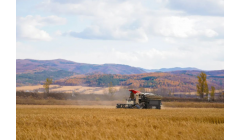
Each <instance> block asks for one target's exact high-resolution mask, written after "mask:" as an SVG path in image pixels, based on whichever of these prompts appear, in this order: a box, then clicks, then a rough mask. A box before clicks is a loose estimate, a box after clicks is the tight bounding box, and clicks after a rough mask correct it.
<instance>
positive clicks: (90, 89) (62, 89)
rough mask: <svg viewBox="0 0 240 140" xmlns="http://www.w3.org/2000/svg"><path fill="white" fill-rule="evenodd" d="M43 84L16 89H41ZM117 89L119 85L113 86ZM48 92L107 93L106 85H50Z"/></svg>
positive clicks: (17, 88) (17, 89)
mask: <svg viewBox="0 0 240 140" xmlns="http://www.w3.org/2000/svg"><path fill="white" fill-rule="evenodd" d="M42 88H43V85H35V86H22V87H16V91H26V90H28V91H34V90H39V89H42ZM114 88H115V89H116V90H117V91H118V90H119V89H120V86H116V87H114ZM49 91H50V92H62V93H73V92H75V93H81V94H108V87H86V86H59V85H50V90H49Z"/></svg>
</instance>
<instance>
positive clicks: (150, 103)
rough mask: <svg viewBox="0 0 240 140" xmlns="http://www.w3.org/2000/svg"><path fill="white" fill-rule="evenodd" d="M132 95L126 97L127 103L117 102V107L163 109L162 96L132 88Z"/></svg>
mask: <svg viewBox="0 0 240 140" xmlns="http://www.w3.org/2000/svg"><path fill="white" fill-rule="evenodd" d="M129 91H130V97H129V99H126V101H127V103H126V104H117V106H116V107H117V108H132V109H134V108H135V109H161V105H162V103H161V96H158V95H155V94H153V93H142V92H140V91H137V90H132V89H130V90H129Z"/></svg>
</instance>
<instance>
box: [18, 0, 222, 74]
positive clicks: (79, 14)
mask: <svg viewBox="0 0 240 140" xmlns="http://www.w3.org/2000/svg"><path fill="white" fill-rule="evenodd" d="M16 2H17V5H16V8H17V9H16V15H17V17H16V41H17V42H16V44H17V46H16V54H17V59H27V58H28V59H39V60H50V59H59V58H61V59H66V60H72V61H75V62H80V63H91V64H104V63H116V64H126V65H131V66H135V67H142V68H147V69H159V68H170V67H197V68H199V69H203V70H219V69H223V68H224V4H223V3H224V2H223V0H177V1H176V0H68V1H66V0H42V1H39V0H17V1H16Z"/></svg>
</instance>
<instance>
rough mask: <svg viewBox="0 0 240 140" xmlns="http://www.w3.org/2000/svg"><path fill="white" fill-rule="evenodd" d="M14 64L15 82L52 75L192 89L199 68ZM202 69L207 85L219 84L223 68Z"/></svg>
mask: <svg viewBox="0 0 240 140" xmlns="http://www.w3.org/2000/svg"><path fill="white" fill-rule="evenodd" d="M16 66H17V69H16V73H17V74H16V82H17V83H16V84H17V86H21V85H29V84H30V85H36V84H42V83H43V82H44V80H45V79H46V78H52V79H53V80H54V84H59V85H69V86H77V85H85V86H96V87H107V86H108V85H109V83H110V82H112V84H113V85H114V86H129V87H144V88H167V89H169V90H170V89H171V90H175V91H193V90H195V89H196V83H197V75H198V74H199V73H200V72H201V70H199V69H196V68H190V67H189V68H178V67H176V68H169V69H155V70H148V69H142V68H137V67H131V66H128V65H120V64H103V65H96V64H85V63H76V62H73V61H67V60H63V59H56V60H32V59H17V60H16ZM154 71H156V72H154ZM161 71H163V72H161ZM148 72H149V73H148ZM205 73H206V74H207V77H208V83H209V86H215V87H216V88H223V86H224V70H216V71H205Z"/></svg>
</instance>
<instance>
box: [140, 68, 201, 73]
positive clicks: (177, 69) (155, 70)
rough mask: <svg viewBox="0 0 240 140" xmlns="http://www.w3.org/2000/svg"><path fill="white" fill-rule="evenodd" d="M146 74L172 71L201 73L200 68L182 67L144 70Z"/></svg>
mask: <svg viewBox="0 0 240 140" xmlns="http://www.w3.org/2000/svg"><path fill="white" fill-rule="evenodd" d="M143 70H144V71H146V72H171V71H183V70H198V71H201V70H200V69H198V68H193V67H186V68H180V67H175V68H161V69H143Z"/></svg>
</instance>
